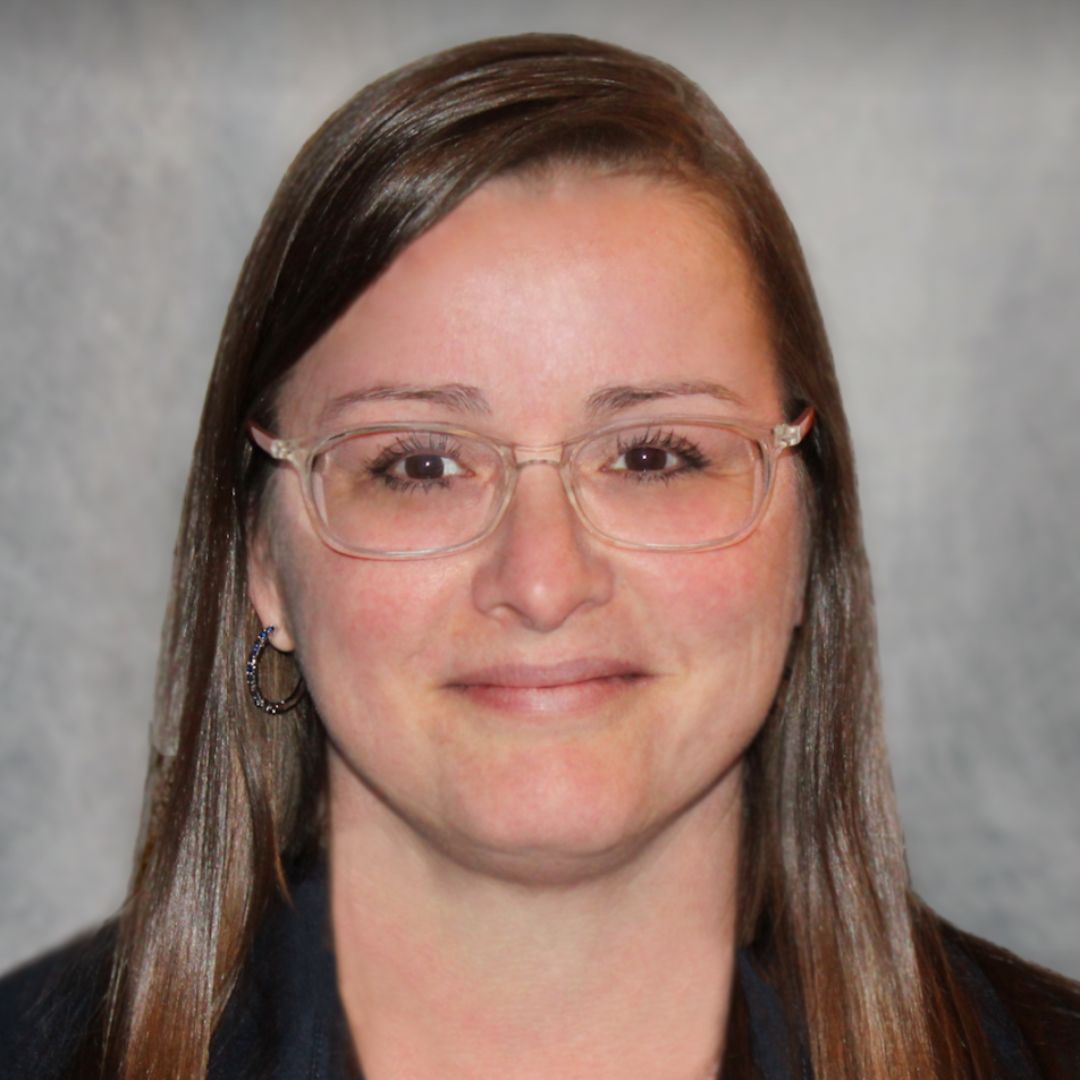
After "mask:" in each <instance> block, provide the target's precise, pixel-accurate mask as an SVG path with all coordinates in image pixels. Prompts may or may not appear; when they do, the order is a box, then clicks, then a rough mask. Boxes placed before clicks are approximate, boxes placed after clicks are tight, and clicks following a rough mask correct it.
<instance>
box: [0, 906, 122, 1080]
mask: <svg viewBox="0 0 1080 1080" xmlns="http://www.w3.org/2000/svg"><path fill="white" fill-rule="evenodd" d="M114 939H115V930H114V927H113V926H112V924H107V925H105V926H104V927H102V928H101V929H100V930H97V931H96V932H93V933H89V934H85V935H83V936H82V937H80V938H77V939H76V940H74V941H72V942H70V943H68V944H67V945H64V946H62V947H61V948H58V949H54V950H53V951H51V952H49V953H46V954H45V955H44V956H41V957H39V958H37V959H36V960H32V961H30V962H28V963H26V964H23V965H22V966H20V967H18V968H16V969H15V970H14V971H12V972H10V973H9V974H7V975H5V976H4V977H3V978H0V1060H2V1061H3V1062H4V1069H5V1072H4V1076H5V1077H11V1078H13V1080H14V1078H20V1077H28V1078H29V1077H34V1078H35V1080H39V1078H48V1077H59V1076H61V1075H63V1074H64V1072H65V1071H66V1067H67V1065H68V1064H69V1062H70V1060H71V1058H72V1056H73V1055H74V1053H75V1051H76V1049H77V1048H78V1045H79V1042H80V1038H81V1036H82V1035H83V1034H84V1033H85V1032H86V1030H87V1028H88V1026H89V1023H90V1021H91V1019H92V1018H93V1017H94V1015H95V1014H96V1013H97V1010H98V1009H99V1008H100V1007H101V1004H102V1002H103V1000H104V996H105V990H106V986H107V982H108V976H109V961H110V957H111V955H112V948H113V942H114Z"/></svg>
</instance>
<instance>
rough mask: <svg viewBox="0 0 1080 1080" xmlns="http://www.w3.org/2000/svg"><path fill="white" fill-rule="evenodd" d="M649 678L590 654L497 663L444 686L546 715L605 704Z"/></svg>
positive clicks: (506, 708)
mask: <svg viewBox="0 0 1080 1080" xmlns="http://www.w3.org/2000/svg"><path fill="white" fill-rule="evenodd" d="M649 678H651V676H650V675H649V673H648V672H646V671H644V670H643V669H642V668H641V667H640V666H639V665H637V664H633V663H628V662H626V661H622V660H614V659H606V658H591V657H590V658H583V659H578V660H568V661H564V662H562V663H558V664H551V665H533V664H496V665H492V666H490V667H484V668H479V669H476V670H474V671H470V672H468V673H466V674H464V675H462V676H460V677H458V678H455V679H454V680H453V681H451V682H450V683H448V684H447V687H448V689H450V690H452V691H454V692H456V693H458V694H461V695H462V696H463V697H466V698H467V699H468V700H469V701H470V702H472V703H473V704H474V705H478V706H485V707H487V708H492V709H497V710H499V711H503V712H514V713H522V714H526V715H528V714H532V715H539V716H545V715H552V714H562V713H577V712H582V711H587V710H589V709H593V708H596V707H598V706H601V705H604V704H607V703H609V702H610V701H612V700H613V699H614V698H617V697H619V696H621V695H622V694H625V693H626V692H627V691H628V690H630V689H632V688H634V687H637V686H640V685H641V684H643V683H644V682H646V681H647V680H648V679H649Z"/></svg>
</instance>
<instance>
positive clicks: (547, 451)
mask: <svg viewBox="0 0 1080 1080" xmlns="http://www.w3.org/2000/svg"><path fill="white" fill-rule="evenodd" d="M563 450H564V448H563V446H562V444H560V443H556V444H554V445H552V446H512V447H511V448H510V453H511V455H512V456H513V459H514V467H515V468H516V469H518V470H519V471H520V470H521V469H524V468H525V467H526V466H528V465H552V466H554V467H555V468H556V469H558V468H561V466H562V463H563Z"/></svg>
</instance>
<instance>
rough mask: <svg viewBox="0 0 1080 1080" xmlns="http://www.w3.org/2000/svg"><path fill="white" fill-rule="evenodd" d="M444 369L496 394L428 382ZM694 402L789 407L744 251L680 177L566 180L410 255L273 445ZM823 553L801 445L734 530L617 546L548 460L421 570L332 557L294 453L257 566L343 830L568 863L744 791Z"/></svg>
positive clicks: (496, 206) (548, 867) (569, 871)
mask: <svg viewBox="0 0 1080 1080" xmlns="http://www.w3.org/2000/svg"><path fill="white" fill-rule="evenodd" d="M446 384H455V385H461V384H464V385H467V386H469V387H472V388H474V391H475V394H476V395H477V396H478V400H482V402H483V406H484V407H483V409H482V410H481V411H476V410H474V411H471V412H469V413H468V414H467V415H463V414H462V413H461V412H460V411H459V410H458V408H457V407H456V405H455V399H449V400H448V399H446V396H445V395H443V396H440V395H438V394H431V393H429V392H428V391H431V390H432V389H435V388H439V387H441V386H445V385H446ZM613 387H628V388H630V390H629V391H627V392H623V393H619V394H614V395H609V397H611V398H613V399H615V401H616V402H617V404H618V405H619V406H620V407H619V408H618V411H617V413H612V414H611V415H610V416H609V415H604V416H601V417H600V418H599V419H597V417H596V416H595V415H594V414H593V413H592V412H590V411H589V409H588V408H587V403H588V402H589V401H590V398H592V397H594V395H596V394H597V391H600V390H610V389H611V388H613ZM372 389H379V390H380V391H381V392H380V394H378V395H376V396H370V395H369V396H366V397H365V396H362V394H363V392H364V391H369V390H372ZM708 389H711V390H712V391H714V392H706V390H708ZM658 393H659V394H661V395H662V396H656V395H657V394H658ZM718 395H719V396H718ZM673 412H677V413H682V414H687V413H690V414H694V415H700V416H703V417H739V418H744V419H748V420H754V421H759V422H765V423H770V424H771V423H776V422H779V421H780V420H782V419H784V418H783V417H782V415H781V406H780V396H779V392H778V386H777V379H776V372H775V368H774V363H773V360H772V357H771V348H770V342H769V335H768V332H767V327H766V323H765V320H764V318H763V316H762V313H761V311H760V310H759V306H758V303H757V302H756V300H755V297H754V292H753V288H752V286H751V282H750V278H749V273H748V269H747V267H746V265H745V262H744V259H743V256H742V255H741V253H740V252H739V250H738V249H737V248H736V247H735V246H734V244H733V243H732V242H731V241H730V240H729V239H728V238H727V237H726V235H725V233H724V231H723V229H722V227H721V226H720V225H719V224H718V218H717V216H716V215H715V214H714V213H711V212H710V211H709V210H708V209H707V208H705V207H704V206H703V204H702V201H701V200H700V199H697V198H695V197H693V196H690V195H688V194H686V193H684V192H682V191H681V190H679V189H678V188H675V187H673V186H672V185H666V184H661V183H660V182H657V181H654V180H650V179H645V178H640V177H626V176H623V177H605V178H600V177H596V176H588V175H583V174H581V173H579V172H570V171H567V172H564V173H561V174H559V175H558V176H556V177H555V178H547V179H544V180H543V181H539V180H522V179H500V180H497V181H493V182H491V183H489V184H488V185H486V186H485V187H484V188H482V189H481V190H480V191H478V192H477V193H475V194H474V195H472V196H471V197H470V198H468V199H467V200H466V201H465V202H464V203H463V204H462V205H461V206H460V207H459V208H458V209H456V210H454V211H453V212H452V213H451V214H450V215H449V216H448V217H446V218H445V219H444V220H443V221H441V222H440V223H439V224H437V225H436V226H435V227H434V228H433V229H431V230H430V231H429V232H428V233H426V234H425V235H423V236H422V237H421V238H420V239H419V240H417V241H416V242H415V243H413V244H412V245H411V246H410V247H408V248H407V249H406V250H405V251H404V252H403V253H402V254H401V255H400V256H399V257H398V258H397V260H396V261H395V262H394V263H393V264H392V265H391V266H390V268H389V269H388V270H387V272H386V273H385V274H384V275H383V276H382V277H381V278H380V279H379V280H378V281H377V282H376V283H375V284H374V285H373V286H372V287H371V288H369V289H368V290H367V291H366V292H365V293H364V294H363V295H362V296H360V297H359V299H357V300H356V301H355V302H354V303H353V305H352V306H351V307H350V308H349V309H348V311H347V312H346V313H345V314H344V316H343V317H342V318H341V319H340V320H339V321H338V323H337V324H336V325H334V326H333V327H332V329H331V330H330V331H328V332H327V334H326V335H325V336H324V337H323V338H322V339H321V340H320V341H319V342H317V344H316V345H315V346H314V347H313V348H312V349H311V350H310V352H309V353H308V354H307V355H306V356H305V357H304V358H303V359H302V360H301V362H300V363H299V364H298V365H297V367H296V368H295V370H294V373H293V374H292V376H291V378H290V380H289V381H288V383H287V385H286V386H285V387H284V390H283V393H282V396H281V399H280V409H279V432H278V434H280V435H282V436H288V437H294V436H300V435H308V434H313V433H321V434H326V433H331V432H334V431H340V430H343V429H345V428H348V427H352V426H357V425H362V424H369V423H377V422H380V421H388V420H406V421H417V422H427V421H443V422H449V423H454V424H458V425H459V426H466V427H469V428H471V429H472V430H476V431H479V432H481V433H484V434H487V435H490V436H492V437H494V438H496V439H499V440H504V441H507V442H514V443H521V444H526V445H530V446H547V445H551V444H553V443H558V442H561V441H563V440H566V439H569V438H572V437H573V436H575V435H578V434H579V433H581V432H582V431H584V430H588V429H589V428H590V427H595V426H597V424H599V423H603V422H604V421H605V420H608V419H621V418H623V417H626V418H645V419H648V418H649V417H650V416H657V415H661V414H664V413H667V414H671V413H673ZM803 562H804V560H803V521H802V512H801V507H800V499H799V491H798V475H797V468H796V465H795V463H794V461H793V460H792V458H791V457H790V455H786V456H785V457H784V458H782V459H781V462H780V465H779V469H778V475H777V479H776V483H775V488H774V491H773V497H772V500H771V502H770V505H769V508H768V511H767V513H766V515H765V517H764V518H763V520H762V521H761V523H760V525H759V527H758V528H757V529H756V531H755V532H753V533H752V534H751V535H750V536H749V537H748V538H746V539H745V540H743V541H742V542H740V543H738V544H736V545H734V546H732V547H728V548H724V549H721V550H717V551H707V552H693V553H666V552H650V551H635V550H624V549H619V548H615V547H612V546H609V545H607V544H605V543H604V542H603V541H601V540H599V539H597V538H596V537H595V536H593V535H592V534H590V533H589V532H587V531H585V529H584V528H583V527H582V526H581V524H580V523H579V522H578V520H577V519H576V517H575V515H574V512H573V511H572V509H571V507H570V506H569V504H568V502H567V500H566V497H565V495H564V493H563V489H562V486H561V482H560V478H559V475H558V473H557V471H556V470H555V469H553V468H547V467H543V466H538V467H532V468H528V469H525V470H523V471H522V472H521V473H520V475H519V479H518V484H517V490H516V494H515V496H514V501H513V503H512V505H511V507H510V509H509V512H508V514H507V516H506V517H505V518H504V519H503V521H502V523H501V524H500V526H499V528H498V529H497V531H496V532H495V533H494V534H493V535H492V536H490V537H489V538H488V539H486V540H485V541H483V542H482V543H481V544H479V545H477V546H475V547H473V548H471V549H469V550H466V551H462V552H459V553H457V554H453V555H449V556H444V557H439V558H428V559H418V560H415V561H406V562H390V561H378V560H370V559H359V558H351V557H348V556H345V555H342V554H339V553H338V552H335V551H333V550H331V549H330V548H328V547H327V546H326V545H325V544H323V543H322V541H321V540H320V539H319V538H318V536H317V535H316V534H315V532H314V530H313V528H312V526H311V524H310V522H309V520H308V517H307V514H306V512H305V509H304V506H303V503H302V500H301V494H300V486H299V483H298V481H297V477H296V475H295V474H294V473H293V472H292V471H291V470H287V469H279V470H278V471H277V473H276V475H275V478H274V480H273V483H272V485H271V487H270V493H269V503H268V505H267V507H266V511H265V513H264V514H263V517H262V522H261V528H260V538H259V542H257V544H256V549H255V554H254V555H253V557H252V562H251V567H250V570H251V591H252V597H253V600H254V602H255V605H256V608H257V610H258V612H259V615H260V617H261V619H262V621H263V623H265V624H274V625H276V626H277V627H278V628H279V629H278V631H277V632H276V634H275V637H274V643H275V644H276V645H277V646H278V647H279V648H286V649H288V648H295V650H296V653H297V658H298V660H299V663H300V666H301V668H302V670H303V674H304V678H305V680H306V682H307V686H308V689H309V691H310V693H311V696H312V698H313V700H314V702H315V705H316V707H317V709H318V712H319V715H320V716H321V717H322V720H323V722H324V724H325V726H326V730H327V734H328V737H329V743H330V793H331V811H332V821H334V822H335V824H336V823H338V822H347V821H349V820H353V821H356V820H360V818H358V817H357V815H360V817H361V818H362V816H363V815H366V814H368V815H370V814H375V815H387V814H388V815H389V820H392V821H393V822H395V823H396V824H395V826H394V827H395V828H397V827H398V826H404V827H405V828H406V830H407V835H409V836H410V837H412V838H414V839H417V840H420V841H421V842H422V843H423V844H424V845H425V847H426V848H427V849H429V850H438V851H439V852H441V853H442V854H444V855H448V856H449V857H451V858H452V859H455V860H457V861H459V862H462V863H465V864H468V865H470V866H473V867H483V868H486V869H488V870H491V871H492V872H496V873H501V874H509V875H516V876H520V877H530V876H533V875H540V876H546V877H547V878H559V877H562V876H566V875H571V876H572V875H573V874H575V873H579V872H582V873H592V872H595V869H596V867H597V866H599V865H601V864H608V863H611V862H618V861H619V860H623V859H626V858H629V857H631V856H632V855H633V854H634V853H635V852H638V851H640V850H642V847H643V845H645V844H646V843H647V842H648V840H649V839H650V838H653V837H655V836H656V835H657V834H658V833H659V832H661V831H662V830H663V829H664V828H666V827H670V826H672V825H674V824H675V823H676V822H678V821H680V820H682V819H683V817H684V815H686V814H687V813H689V812H692V808H694V807H699V806H702V805H714V806H717V807H722V808H724V812H725V813H726V812H729V811H730V810H731V809H732V808H733V807H735V806H736V805H737V803H738V791H739V783H738V781H739V766H740V761H741V759H742V756H743V754H744V751H745V750H746V748H747V746H748V744H749V743H750V742H751V740H752V739H753V738H754V735H755V734H756V733H757V731H758V730H759V728H760V726H761V724H762V722H763V720H764V718H765V716H766V713H767V712H768V709H769V706H770V704H771V702H772V700H773V697H774V695H775V691H776V687H777V684H778V681H779V678H780V675H781V671H782V667H783V663H784V660H785V656H786V652H787V649H788V643H789V640H790V637H791V632H792V628H793V627H794V626H795V624H796V623H797V622H798V620H799V618H800V612H801V602H802V593H803ZM341 827H343V828H344V827H346V826H344V825H342V826H341Z"/></svg>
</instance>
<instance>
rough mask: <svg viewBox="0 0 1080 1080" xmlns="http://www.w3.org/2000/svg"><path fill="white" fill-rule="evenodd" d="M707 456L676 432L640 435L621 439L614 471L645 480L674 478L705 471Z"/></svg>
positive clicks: (654, 432)
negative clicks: (703, 469) (686, 473)
mask: <svg viewBox="0 0 1080 1080" xmlns="http://www.w3.org/2000/svg"><path fill="white" fill-rule="evenodd" d="M706 464H707V462H706V459H705V455H704V454H703V453H702V452H701V449H700V448H699V447H698V446H697V444H696V443H694V442H692V441H691V440H690V439H688V438H686V437H685V436H684V435H681V434H678V433H676V432H674V431H646V432H638V433H635V434H633V435H630V436H628V437H626V438H625V439H624V440H620V442H619V446H618V449H617V452H616V454H615V456H614V459H613V460H612V462H611V464H610V465H608V466H607V468H608V470H609V471H611V472H624V473H633V474H635V475H636V476H638V477H641V478H643V479H644V478H645V477H647V476H649V475H652V476H655V477H657V478H660V477H664V476H672V475H674V474H676V473H681V472H685V471H688V470H693V469H701V468H704V467H705V465H706Z"/></svg>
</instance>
